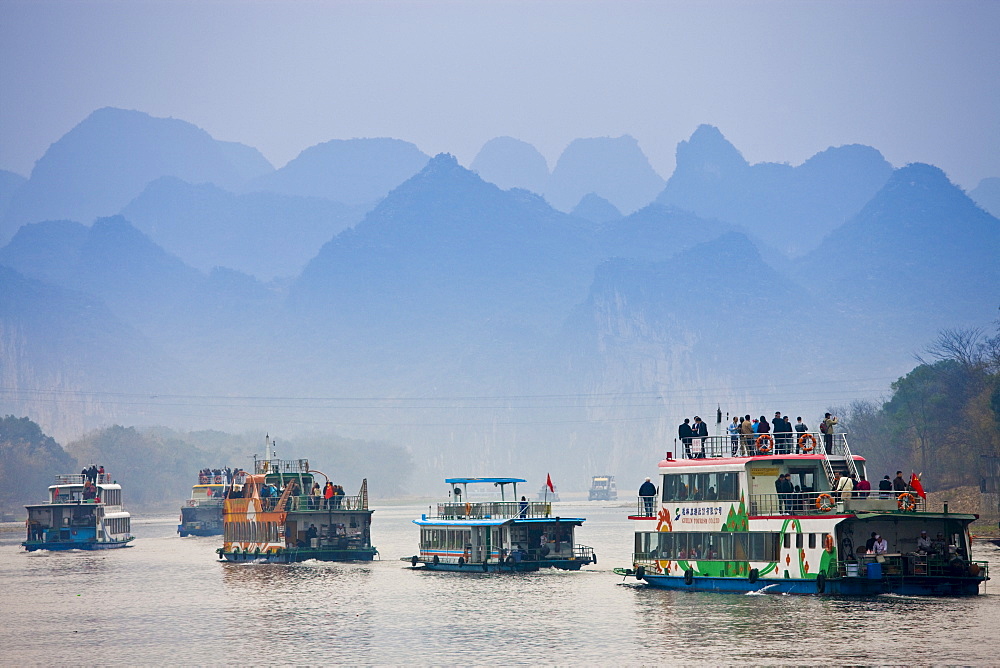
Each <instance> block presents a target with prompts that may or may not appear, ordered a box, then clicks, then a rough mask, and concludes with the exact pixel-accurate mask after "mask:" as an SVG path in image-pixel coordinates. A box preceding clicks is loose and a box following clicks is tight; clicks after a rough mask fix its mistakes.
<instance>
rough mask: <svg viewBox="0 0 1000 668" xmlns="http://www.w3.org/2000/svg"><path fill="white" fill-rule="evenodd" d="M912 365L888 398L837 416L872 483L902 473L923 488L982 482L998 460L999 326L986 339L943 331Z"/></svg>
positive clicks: (971, 332)
mask: <svg viewBox="0 0 1000 668" xmlns="http://www.w3.org/2000/svg"><path fill="white" fill-rule="evenodd" d="M917 360H918V361H919V362H920V364H919V365H918V366H917V367H915V368H914V369H913V370H912V371H910V373H908V374H906V375H905V376H903V377H902V378H900V379H899V380H897V381H896V382H894V383H893V384H892V395H891V396H890V397H889V398H888V399H887V400H884V401H855V402H853V403H852V404H851V405H850V406H849V407H848V408H847V409H845V410H842V411H841V413H842V415H843V418H842V420H841V422H842V424H843V425H844V426H845V427H846V428H847V430H848V439H849V442H850V444H851V446H852V448H853V449H854V450H855V451H856V452H857V453H859V454H863V455H864V456H865V457H866V459H867V460H868V472H869V477H870V478H872V479H877V478H881V477H882V476H883V475H885V474H890V475H894V474H895V472H896V471H897V470H902V471H903V472H904V474H905V475H906V477H909V474H910V472H916V473H921V474H922V476H923V477H922V480H923V482H924V487H925V488H927V489H948V488H951V487H958V486H963V485H980V484H983V483H984V481H986V479H987V478H988V477H989V476H990V475H991V472H995V471H996V469H995V468H994V467H995V466H996V465H997V461H998V460H997V457H998V456H1000V321H998V327H997V331H996V332H995V333H994V334H993V335H992V336H991V335H989V334H988V333H987V332H986V331H985V330H983V329H981V328H976V329H966V330H945V331H942V332H941V334H940V335H939V336H938V338H937V340H936V341H934V343H932V344H931V345H930V346H929V347H928V348H927V350H926V352H925V353H924V354H923V355H920V356H918V357H917Z"/></svg>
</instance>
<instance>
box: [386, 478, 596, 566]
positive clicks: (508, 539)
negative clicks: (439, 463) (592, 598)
mask: <svg viewBox="0 0 1000 668" xmlns="http://www.w3.org/2000/svg"><path fill="white" fill-rule="evenodd" d="M524 482H526V481H525V480H523V479H521V478H448V479H446V480H445V483H447V484H448V497H449V499H448V501H446V502H444V503H439V504H437V514H436V515H435V516H433V517H429V516H427V515H426V514H425V515H422V516H421V517H420V519H418V520H413V523H414V524H416V525H417V526H419V527H420V544H419V551H418V553H417V554H414V555H413V556H410V557H402V558H401V560H402V561H408V562H410V564H411V565H412V566H413V567H414V568H422V569H427V570H438V571H458V572H462V573H481V572H498V571H537V570H539V569H540V568H558V569H563V570H572V571H576V570H580V567H581V566H586V565H587V564H596V563H597V555H595V554H594V550H593V548H591V547H589V546H586V545H577V544H576V543H575V531H576V529H577V528H578V527H579V526H580V525H582V524H583V523H584V521H585V520H584V518H582V517H556V516H553V514H552V504H551V503H547V502H539V501H528V500H526V499H525V500H521V498H522V497H519V496H518V495H517V485H518V483H524ZM469 485H492V486H493V488H494V489H495V490H497V492H498V498H496V499H494V500H483V499H482V496H481V495H479V494H474V495H473V496H474V498H475V499H476V500H475V501H470V500H467V499H469V498H470V493H469V489H468V487H469ZM508 485H509V486H510V487H511V489H510V490H509V491H510V493H509V495H508V490H507V489H506V488H507V486H508Z"/></svg>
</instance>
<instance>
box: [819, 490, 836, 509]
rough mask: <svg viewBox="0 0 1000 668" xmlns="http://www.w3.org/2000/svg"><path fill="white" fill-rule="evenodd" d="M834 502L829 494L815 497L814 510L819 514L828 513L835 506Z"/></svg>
mask: <svg viewBox="0 0 1000 668" xmlns="http://www.w3.org/2000/svg"><path fill="white" fill-rule="evenodd" d="M836 505H837V504H836V502H835V501H834V500H833V497H832V496H830V495H829V494H820V495H819V496H817V497H816V509H817V510H818V511H819V512H821V513H828V512H830V511H831V510H833V507H834V506H836Z"/></svg>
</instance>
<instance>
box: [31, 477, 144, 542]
mask: <svg viewBox="0 0 1000 668" xmlns="http://www.w3.org/2000/svg"><path fill="white" fill-rule="evenodd" d="M48 493H49V496H48V500H47V501H45V502H44V503H39V504H35V505H30V506H25V508H26V509H27V511H28V522H27V529H28V536H27V540H25V541H24V542H23V543H21V545H22V546H23V547H24V548H25V549H26V550H28V551H29V552H33V551H35V550H109V549H113V548H118V547H128V545H129V543H130V542H132V541H133V540H134V539H135V537H134V536H132V533H131V532H132V527H131V516H130V515H129V513H128V512H126V511H125V509H124V507H123V506H122V488H121V485H119V484H118V483H117V482H113V481H112V480H111V476H110V475H108V474H107V473H96V472H95V473H92V474H70V475H57V476H56V480H55V484H54V485H49V489H48Z"/></svg>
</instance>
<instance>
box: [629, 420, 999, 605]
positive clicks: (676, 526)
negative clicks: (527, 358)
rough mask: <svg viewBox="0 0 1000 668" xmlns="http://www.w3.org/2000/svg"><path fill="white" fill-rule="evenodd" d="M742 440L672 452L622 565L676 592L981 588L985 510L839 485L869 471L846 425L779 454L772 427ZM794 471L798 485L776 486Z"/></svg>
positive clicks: (644, 503) (800, 437) (803, 437)
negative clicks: (975, 536)
mask: <svg viewBox="0 0 1000 668" xmlns="http://www.w3.org/2000/svg"><path fill="white" fill-rule="evenodd" d="M739 438H741V439H742V440H739V441H734V440H733V437H730V436H722V437H710V438H707V439H704V443H703V449H702V452H700V453H698V456H696V457H695V458H676V459H675V458H674V457H673V453H670V452H668V453H667V456H666V458H665V459H664V460H663V461H661V462H660V463H659V473H660V477H659V490H658V492H657V496H656V497H640V498H639V499H638V505H637V508H636V512H635V513H634V514H633V515H631V516H630V519H631V520H633V521H634V524H635V547H634V553H633V555H632V564H631V567H629V568H618V569H615V572H616V573H618V574H620V575H625V576H629V577H635V578H637V579H639V580H642V581H644V582H646V583H647V584H648V585H650V586H653V587H663V588H669V589H686V590H700V591H721V592H747V591H757V590H760V591H765V592H769V593H789V594H812V593H820V594H823V593H826V594H842V595H861V596H868V595H872V594H882V593H889V592H891V593H896V594H904V595H920V596H923V595H948V596H952V595H962V594H977V593H978V592H979V586H980V584H982V583H983V582H985V581H986V580H988V579H989V575H988V565H987V563H986V562H984V561H974V560H973V559H972V541H971V540H970V536H969V525H970V524H971V523H972V522H973V521H974V520H975V519H977V516H976V515H969V514H961V513H951V512H948V508H947V506H945V507H944V510H943V512H929V511H927V510H926V506H925V502H924V499H923V498H922V494H921V493H920V491H921V490H915V489H911V490H907V491H899V492H892V491H885V492H880V491H879V490H871V491H858V490H853V491H846V492H839V493H838V492H837V491H835V485H834V481H835V480H836V479H837V477H838V475H840V476H852V475H853V476H854V477H855V478H856V479H858V480H861V479H862V478H865V477H866V471H865V460H864V458H862V457H860V456H858V455H854V454H852V453H851V451H850V448H849V447H848V441H847V434H811V433H803V434H795V436H794V438H795V439H797V440H792V437H791V436H789V437H788V439H787V440H786V441H784V442H779V443H778V444H777V450H779V451H780V453H779V452H776V451H775V450H776V444H775V442H774V440H773V437H772V436H770V435H766V436H759V437H758V436H748V437H739ZM824 438H825V439H826V447H824ZM734 453H735V454H734ZM786 474H787V475H789V476H790V488H791V489H792V490H793V491H788V488H789V485H782V490H783V491H778V490H777V488H776V485H775V482H776V480H778V476H779V475H780V476H785V475H786ZM922 532H926V533H923V534H922ZM876 536H877V537H878V541H877V544H876V542H875V537H876Z"/></svg>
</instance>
